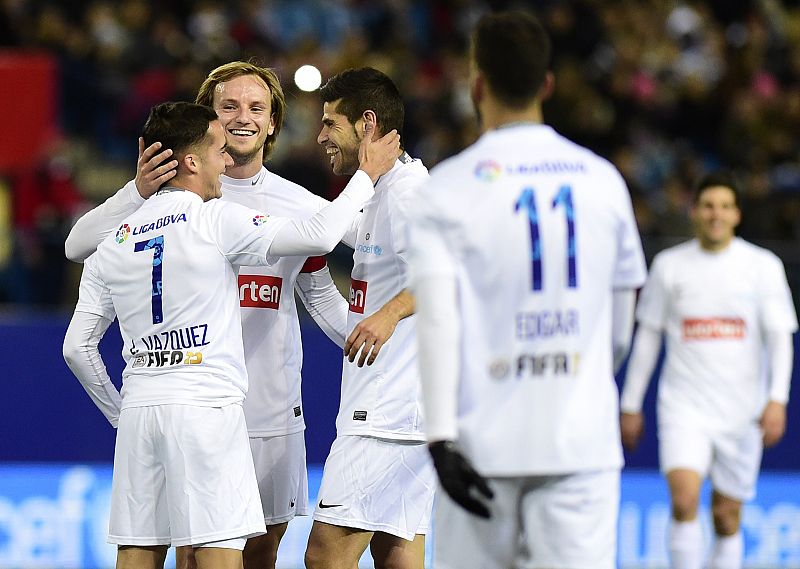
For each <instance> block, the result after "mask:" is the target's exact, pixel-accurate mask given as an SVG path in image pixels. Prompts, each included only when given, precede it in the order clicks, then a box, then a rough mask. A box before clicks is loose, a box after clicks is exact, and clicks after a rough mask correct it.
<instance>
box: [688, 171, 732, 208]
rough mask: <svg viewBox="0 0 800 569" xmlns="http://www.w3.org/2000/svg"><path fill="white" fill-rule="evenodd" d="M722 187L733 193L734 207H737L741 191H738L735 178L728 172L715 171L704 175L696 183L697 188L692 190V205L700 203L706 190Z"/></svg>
mask: <svg viewBox="0 0 800 569" xmlns="http://www.w3.org/2000/svg"><path fill="white" fill-rule="evenodd" d="M718 186H722V187H724V188H728V189H730V191H731V192H732V193H733V203H734V204H735V205H736V207H739V195H740V194H741V191H740V190H739V184H738V183H737V181H736V176H734V174H733V172H731V171H730V170H716V171H714V172H709V173H708V174H706V175H704V176H703V177H702V178H700V181H699V182H698V183H697V186H696V187H695V190H694V203H695V204H697V202H699V201H700V196H701V195H703V192H705V191H706V190H707V189H708V188H714V187H718Z"/></svg>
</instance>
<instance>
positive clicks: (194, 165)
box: [178, 152, 200, 174]
mask: <svg viewBox="0 0 800 569" xmlns="http://www.w3.org/2000/svg"><path fill="white" fill-rule="evenodd" d="M181 164H182V165H183V167H184V168H186V169H187V170H188V171H189V172H191V173H193V174H195V173H197V171H198V170H199V169H200V160H199V157H198V156H197V154H192V153H191V152H190V153H188V154H186V155H185V156H184V157H183V159H182V160H181V161H180V162H179V163H178V166H179V167H180V165H181Z"/></svg>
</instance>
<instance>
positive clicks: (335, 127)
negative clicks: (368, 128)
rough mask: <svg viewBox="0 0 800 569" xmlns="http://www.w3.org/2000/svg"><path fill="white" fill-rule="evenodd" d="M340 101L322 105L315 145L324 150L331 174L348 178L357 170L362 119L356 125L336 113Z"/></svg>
mask: <svg viewBox="0 0 800 569" xmlns="http://www.w3.org/2000/svg"><path fill="white" fill-rule="evenodd" d="M340 102H341V99H338V100H336V101H333V102H330V103H324V104H323V105H322V129H321V130H320V132H319V136H317V143H319V144H320V145H321V146H323V147H324V148H325V152H327V154H328V159H329V160H330V164H331V169H332V170H333V173H334V174H336V175H338V176H350V175H352V174H355V173H356V170H358V146H359V144H361V139H362V138H363V137H364V135H363V133H361V134H360V135H359V129H363V127H364V119H363V118H360V119H358V120H357V121H356V124H353V123H351V122H350V121H349V120H348V119H347V117H346V116H344V115H343V114H340V113H339V112H338V111H337V107H338V106H339V103H340Z"/></svg>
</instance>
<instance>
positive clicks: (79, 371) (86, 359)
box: [63, 312, 122, 427]
mask: <svg viewBox="0 0 800 569" xmlns="http://www.w3.org/2000/svg"><path fill="white" fill-rule="evenodd" d="M110 325H111V320H109V319H108V318H104V317H102V316H98V315H96V314H90V313H88V312H75V314H74V315H73V317H72V320H71V321H70V324H69V327H68V328H67V333H66V335H65V336H64V345H63V354H64V360H65V361H66V362H67V365H68V366H69V368H70V370H72V373H74V374H75V376H76V377H77V378H78V380H79V381H80V382H81V385H82V386H83V388H84V389H85V390H86V392H87V393H88V394H89V397H91V399H92V401H94V404H95V405H97V408H98V409H100V411H101V412H102V413H103V415H105V417H106V419H108V421H109V422H110V423H111V425H113V426H114V427H116V426H117V422H118V420H119V413H120V409H121V408H122V397H121V396H120V394H119V391H117V388H116V387H114V384H113V383H111V379H110V378H109V377H108V372H107V371H106V367H105V365H104V364H103V359H102V357H101V356H100V351H99V349H98V345H99V343H100V339H101V338H102V337H103V334H105V332H106V330H107V329H108V327H109V326H110Z"/></svg>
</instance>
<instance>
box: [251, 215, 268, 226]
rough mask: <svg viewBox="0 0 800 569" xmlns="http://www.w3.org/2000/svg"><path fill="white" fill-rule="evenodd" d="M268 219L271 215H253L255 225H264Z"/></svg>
mask: <svg viewBox="0 0 800 569" xmlns="http://www.w3.org/2000/svg"><path fill="white" fill-rule="evenodd" d="M268 219H269V216H266V215H260V214H259V215H256V216H254V217H253V225H255V226H256V227H261V226H262V225H264V224H265V223H266V222H267V220H268Z"/></svg>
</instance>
